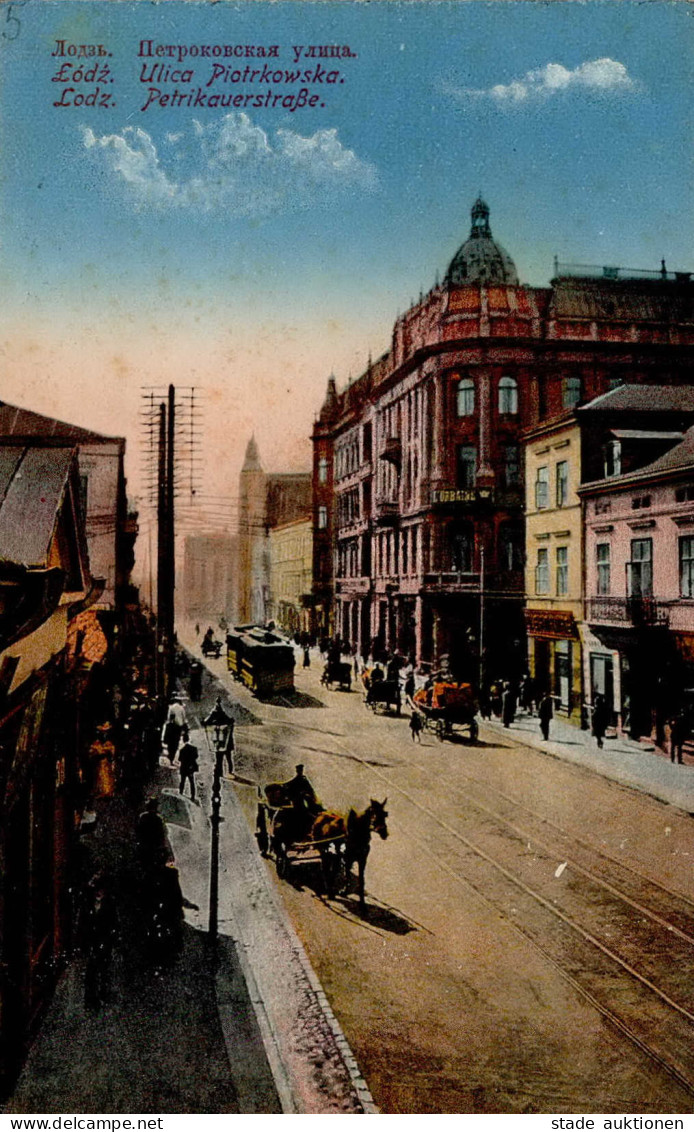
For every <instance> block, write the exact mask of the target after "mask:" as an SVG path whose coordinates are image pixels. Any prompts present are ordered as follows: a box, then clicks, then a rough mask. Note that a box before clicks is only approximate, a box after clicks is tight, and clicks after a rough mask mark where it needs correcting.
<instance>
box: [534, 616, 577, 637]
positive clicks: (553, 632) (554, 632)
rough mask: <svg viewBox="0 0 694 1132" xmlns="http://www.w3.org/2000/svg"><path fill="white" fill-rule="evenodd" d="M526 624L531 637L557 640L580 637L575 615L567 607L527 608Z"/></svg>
mask: <svg viewBox="0 0 694 1132" xmlns="http://www.w3.org/2000/svg"><path fill="white" fill-rule="evenodd" d="M525 625H526V628H527V630H528V635H529V636H531V637H547V638H549V639H551V640H555V641H566V640H577V639H578V633H577V631H576V622H575V621H574V615H573V613H571V612H570V611H569V610H567V609H526V610H525Z"/></svg>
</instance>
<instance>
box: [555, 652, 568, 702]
mask: <svg viewBox="0 0 694 1132" xmlns="http://www.w3.org/2000/svg"><path fill="white" fill-rule="evenodd" d="M554 692H555V695H556V696H557V698H558V700H559V707H560V708H562V710H563V711H570V710H571V641H557V642H556V643H555V646H554Z"/></svg>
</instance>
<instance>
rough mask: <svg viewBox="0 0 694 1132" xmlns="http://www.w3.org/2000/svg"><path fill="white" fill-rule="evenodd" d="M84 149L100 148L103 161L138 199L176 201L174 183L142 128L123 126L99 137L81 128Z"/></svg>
mask: <svg viewBox="0 0 694 1132" xmlns="http://www.w3.org/2000/svg"><path fill="white" fill-rule="evenodd" d="M82 139H83V141H84V146H85V149H94V148H96V149H97V150H100V151H101V152H102V154H103V157H104V160H105V162H106V163H107V165H109V166H110V167H111V169H113V171H114V172H115V173H116V174H117V175H118V176H119V177H120V178H121V179H122V180H123V181H125V183H126V184H127V185H128V186H129V188H130V189H131V190H132V191H133V193H134V194H135V195H136V196H137V197H138V198H139V199H140V200H148V201H150V202H152V203H158V204H165V203H171V202H173V201H174V200H175V197H176V193H177V186H176V185H175V184H174V183H173V182H172V181H170V180H169V178H168V177H167V175H166V173H165V172H164V170H163V169H162V168H161V165H160V163H159V156H158V154H157V150H156V147H155V145H154V144H153V142H152V139H151V137H150V136H149V134H148V133H147V132H146V131H145V130H141V129H139V127H138V128H135V127H133V126H126V127H125V129H124V130H123V132H122V134H104V135H103V136H102V137H100V138H98V137H97V136H96V134H95V133H94V131H93V130H92V129H90V128H89V127H85V128H83V130H82Z"/></svg>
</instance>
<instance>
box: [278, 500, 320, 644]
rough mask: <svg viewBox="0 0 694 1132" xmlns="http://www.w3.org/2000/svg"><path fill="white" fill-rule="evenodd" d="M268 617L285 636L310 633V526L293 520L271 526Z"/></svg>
mask: <svg viewBox="0 0 694 1132" xmlns="http://www.w3.org/2000/svg"><path fill="white" fill-rule="evenodd" d="M268 534H269V545H270V598H269V602H268V609H269V618H270V619H271V620H273V621H274V622H275V623H276V625H277V626H278V627H279V628H280V629H284V631H285V632H287V633H292V634H293V633H306V632H309V631H310V601H311V586H312V581H313V527H312V523H311V520H310V519H295V520H294V521H293V522H291V523H282V524H280V525H279V526H276V527H271V528H270V530H269V532H268Z"/></svg>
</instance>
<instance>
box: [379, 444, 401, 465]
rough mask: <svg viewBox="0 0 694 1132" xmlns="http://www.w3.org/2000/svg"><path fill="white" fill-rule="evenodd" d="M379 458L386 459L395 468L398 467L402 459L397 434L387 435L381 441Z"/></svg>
mask: <svg viewBox="0 0 694 1132" xmlns="http://www.w3.org/2000/svg"><path fill="white" fill-rule="evenodd" d="M379 456H380V459H381V460H387V461H388V463H389V464H392V465H393V467H395V468H398V469H399V468H400V462H401V460H402V444H401V442H400V437H399V436H389V437H387V439H386V440H385V441H384V443H383V447H382V448H381V451H380V453H379Z"/></svg>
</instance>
